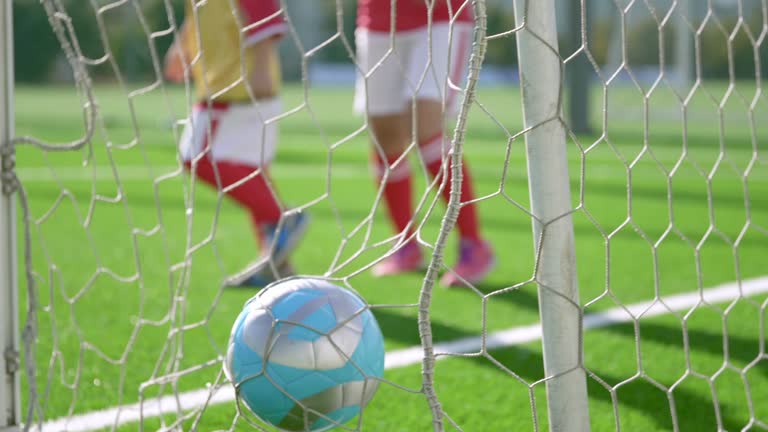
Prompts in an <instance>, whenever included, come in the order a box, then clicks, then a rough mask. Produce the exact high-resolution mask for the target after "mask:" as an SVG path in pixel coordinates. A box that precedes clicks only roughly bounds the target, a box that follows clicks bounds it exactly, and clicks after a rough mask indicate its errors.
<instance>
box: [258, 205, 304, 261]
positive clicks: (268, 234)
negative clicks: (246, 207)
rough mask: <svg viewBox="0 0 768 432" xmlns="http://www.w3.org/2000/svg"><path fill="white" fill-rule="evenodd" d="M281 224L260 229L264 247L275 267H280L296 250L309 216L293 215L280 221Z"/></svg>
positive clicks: (302, 214)
mask: <svg viewBox="0 0 768 432" xmlns="http://www.w3.org/2000/svg"><path fill="white" fill-rule="evenodd" d="M281 222H282V224H281V223H277V224H272V225H266V226H264V227H263V228H262V235H263V236H264V247H265V248H266V251H267V253H268V254H269V255H270V257H271V260H272V262H274V263H275V266H277V267H280V265H281V264H283V262H284V261H285V260H286V259H287V258H288V256H289V255H290V254H291V252H293V250H294V249H296V246H298V244H299V240H301V238H302V237H303V236H304V233H305V232H306V231H307V226H308V225H309V216H307V215H306V214H305V213H293V214H291V215H289V216H285V217H283V218H282V219H281Z"/></svg>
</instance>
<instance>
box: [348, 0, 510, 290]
mask: <svg viewBox="0 0 768 432" xmlns="http://www.w3.org/2000/svg"><path fill="white" fill-rule="evenodd" d="M393 3H394V4H395V7H396V11H395V12H396V14H395V22H394V23H392V22H391V20H390V16H391V12H392V11H391V8H392V4H393ZM428 3H432V4H433V6H432V8H431V9H430V7H429V6H428ZM464 3H465V0H397V1H393V0H358V9H357V31H356V33H355V40H356V43H357V60H358V64H359V66H360V68H361V69H362V72H363V73H365V77H363V76H359V77H358V81H357V85H356V89H355V111H357V112H358V113H365V114H366V115H367V116H368V120H369V125H370V130H371V132H372V135H373V139H374V140H375V142H376V143H378V145H379V146H380V147H381V151H382V152H383V155H382V154H380V152H379V150H378V149H377V148H376V147H375V148H374V151H373V155H372V158H373V164H374V167H375V170H376V174H377V176H378V179H379V180H380V181H381V180H383V178H384V175H385V173H386V170H387V168H389V175H388V176H387V178H386V184H384V194H383V195H384V201H385V203H386V207H387V210H388V213H389V217H390V219H391V220H392V223H393V225H394V227H395V229H396V230H397V231H398V232H405V234H406V235H410V234H411V232H407V231H410V230H412V227H410V226H409V223H410V221H411V218H412V216H413V209H412V202H411V201H412V192H411V170H410V167H409V165H408V161H407V160H400V158H401V156H402V155H403V152H404V151H405V149H406V147H407V146H408V145H409V143H411V142H412V140H413V139H415V140H416V141H417V143H418V147H419V151H420V153H421V157H422V159H423V161H424V163H425V165H426V167H427V169H428V171H429V173H430V174H431V175H432V176H434V177H436V176H448V178H447V179H446V180H447V183H446V184H445V187H444V188H443V191H442V195H443V198H444V199H445V200H446V201H447V200H448V198H449V196H450V184H451V169H450V166H449V160H450V159H449V156H448V152H449V150H450V148H449V146H450V141H449V140H446V138H445V124H444V121H445V118H446V114H453V113H455V112H456V108H457V106H456V104H457V100H456V99H457V94H456V91H454V90H452V89H451V88H450V87H449V86H448V82H449V80H450V82H451V83H453V84H454V85H459V83H460V82H461V81H462V78H463V76H464V73H465V70H466V65H467V62H468V57H469V53H470V50H471V44H472V22H473V21H472V13H471V4H470V2H468V1H467V2H466V4H464ZM430 15H431V20H430ZM451 20H453V21H451ZM430 22H431V26H430V25H429V24H428V23H430ZM451 22H452V24H451ZM392 32H394V38H392ZM444 104H445V105H444ZM414 110H415V121H416V128H415V132H416V136H415V137H413V136H412V121H413V119H414V117H413V113H414ZM382 156H383V158H382ZM446 158H448V159H446ZM462 176H463V179H464V181H463V183H462V188H461V202H462V203H467V202H468V201H471V200H472V199H473V198H474V194H473V191H472V178H471V176H470V172H469V170H468V169H467V165H466V162H464V163H463V164H462ZM441 179H442V177H441ZM457 226H458V232H459V245H460V246H459V258H458V262H457V263H456V265H455V267H454V268H453V269H452V271H450V272H447V273H446V274H445V275H444V276H443V278H442V280H441V283H442V284H443V285H445V286H457V285H462V279H463V280H465V281H467V282H470V283H473V284H474V283H478V282H480V281H482V280H483V279H484V278H485V277H486V276H487V274H488V273H489V272H490V271H491V270H492V269H493V267H494V264H495V257H494V254H493V251H492V250H491V247H490V245H489V244H488V242H487V241H485V240H484V239H483V238H482V237H481V235H480V231H479V226H478V217H477V209H476V206H475V205H474V204H464V206H463V207H462V209H461V212H460V214H459V218H458V221H457ZM422 266H423V256H422V251H421V249H420V248H419V246H418V244H417V243H416V242H415V241H413V242H409V243H406V245H405V246H403V247H402V248H401V249H400V250H398V251H397V252H396V253H395V254H393V255H392V256H390V257H389V258H387V259H385V260H383V261H382V262H380V263H379V264H377V266H376V267H375V268H374V274H376V275H379V276H383V275H391V274H397V273H401V272H407V271H412V270H417V269H420V268H421V267H422Z"/></svg>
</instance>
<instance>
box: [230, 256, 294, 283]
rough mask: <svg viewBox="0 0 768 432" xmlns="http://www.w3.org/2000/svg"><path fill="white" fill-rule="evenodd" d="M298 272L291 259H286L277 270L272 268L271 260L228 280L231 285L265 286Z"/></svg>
mask: <svg viewBox="0 0 768 432" xmlns="http://www.w3.org/2000/svg"><path fill="white" fill-rule="evenodd" d="M295 274H296V272H295V271H294V269H293V266H292V265H291V263H290V261H288V260H286V261H283V263H282V264H280V266H279V267H277V272H275V271H274V270H272V266H271V265H270V264H269V262H265V263H262V264H261V265H260V266H258V267H255V268H254V269H253V270H251V271H250V272H244V273H243V274H242V275H239V276H236V277H233V278H230V279H229V280H228V281H227V286H229V287H242V288H264V287H266V286H267V285H269V284H271V283H272V282H275V281H278V280H280V279H284V278H287V277H290V276H294V275H295Z"/></svg>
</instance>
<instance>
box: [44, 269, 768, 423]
mask: <svg viewBox="0 0 768 432" xmlns="http://www.w3.org/2000/svg"><path fill="white" fill-rule="evenodd" d="M767 292H768V276H766V277H761V278H756V279H749V280H745V281H743V282H742V283H741V286H739V284H738V283H737V282H730V283H726V284H722V285H719V286H716V287H713V288H709V289H705V290H703V291H701V292H694V293H686V294H677V295H671V296H667V297H663V298H662V300H661V301H648V302H641V303H635V304H631V305H627V306H626V307H623V308H622V307H615V308H613V309H609V310H606V311H603V312H597V313H593V314H587V315H585V316H584V329H585V330H587V329H595V328H600V327H606V326H609V325H612V324H621V323H626V322H631V321H633V320H634V319H637V318H638V317H643V318H648V317H653V316H659V315H664V314H668V313H671V312H673V311H674V312H680V311H687V310H689V309H691V308H693V307H695V306H698V305H700V304H702V302H706V303H709V304H715V303H724V302H729V301H733V300H734V299H737V298H740V297H748V296H752V295H757V294H763V293H767ZM665 305H666V306H665ZM540 338H541V325H540V324H538V323H537V324H533V325H529V326H523V327H515V328H512V329H509V330H503V331H498V332H494V333H489V334H488V335H487V338H486V349H494V348H501V347H507V346H511V345H517V344H523V343H527V342H533V341H536V340H539V339H540ZM480 349H481V340H480V337H467V338H462V339H458V340H455V341H451V342H444V343H438V344H436V345H435V352H436V353H438V354H446V353H471V352H478V351H480ZM423 354H424V351H423V350H422V348H421V346H414V347H410V348H405V349H400V350H396V351H391V352H388V353H387V355H386V358H385V362H384V364H385V368H386V369H394V368H399V367H405V366H411V365H415V364H419V363H421V360H422V355H423ZM444 358H449V357H448V356H444V355H443V356H441V357H438V359H444ZM234 397H235V395H234V392H233V391H232V388H231V387H230V386H225V387H222V388H221V389H220V390H218V391H217V392H216V393H215V394H213V395H211V394H210V390H208V389H200V390H194V391H189V392H185V393H180V394H178V395H177V396H175V395H174V396H163V397H160V398H152V399H147V400H146V401H144V404H143V411H144V412H143V418H144V419H148V418H153V417H159V416H161V415H164V414H172V413H176V412H178V411H179V410H181V411H188V410H192V409H196V408H199V407H201V406H203V405H204V404H205V403H206V401H208V399H209V398H210V401H208V405H217V404H222V403H227V402H231V401H233V400H234ZM141 409H142V406H141V404H131V405H122V406H117V407H113V408H108V409H104V410H99V411H93V412H90V413H87V414H81V415H74V416H72V417H69V418H61V419H57V420H53V421H50V422H47V423H45V424H44V425H43V427H42V431H41V430H40V429H39V428H35V429H33V430H35V431H40V432H63V431H67V432H87V431H93V430H97V429H101V428H107V427H111V426H112V425H114V424H117V425H118V426H119V425H123V424H126V423H131V422H137V421H139V420H140V418H141V416H140V412H141Z"/></svg>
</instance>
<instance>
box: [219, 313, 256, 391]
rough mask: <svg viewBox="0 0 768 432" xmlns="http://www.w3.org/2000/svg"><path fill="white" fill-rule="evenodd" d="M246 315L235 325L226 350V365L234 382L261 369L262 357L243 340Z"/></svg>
mask: <svg viewBox="0 0 768 432" xmlns="http://www.w3.org/2000/svg"><path fill="white" fill-rule="evenodd" d="M247 318H248V317H247V316H244V317H243V319H242V320H239V324H240V325H239V326H237V327H236V329H235V333H234V336H233V340H232V342H233V343H232V344H230V346H229V348H228V352H227V367H228V369H229V370H228V375H229V378H230V379H231V380H232V382H234V383H239V382H240V381H242V380H243V379H245V378H247V377H249V376H253V375H256V374H258V373H260V372H261V371H262V369H263V365H264V363H263V359H262V358H261V356H260V355H259V354H257V353H255V352H254V351H253V350H252V349H251V348H250V347H249V346H248V344H246V343H244V342H243V329H244V328H245V327H244V325H243V324H244V323H246V322H247Z"/></svg>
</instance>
